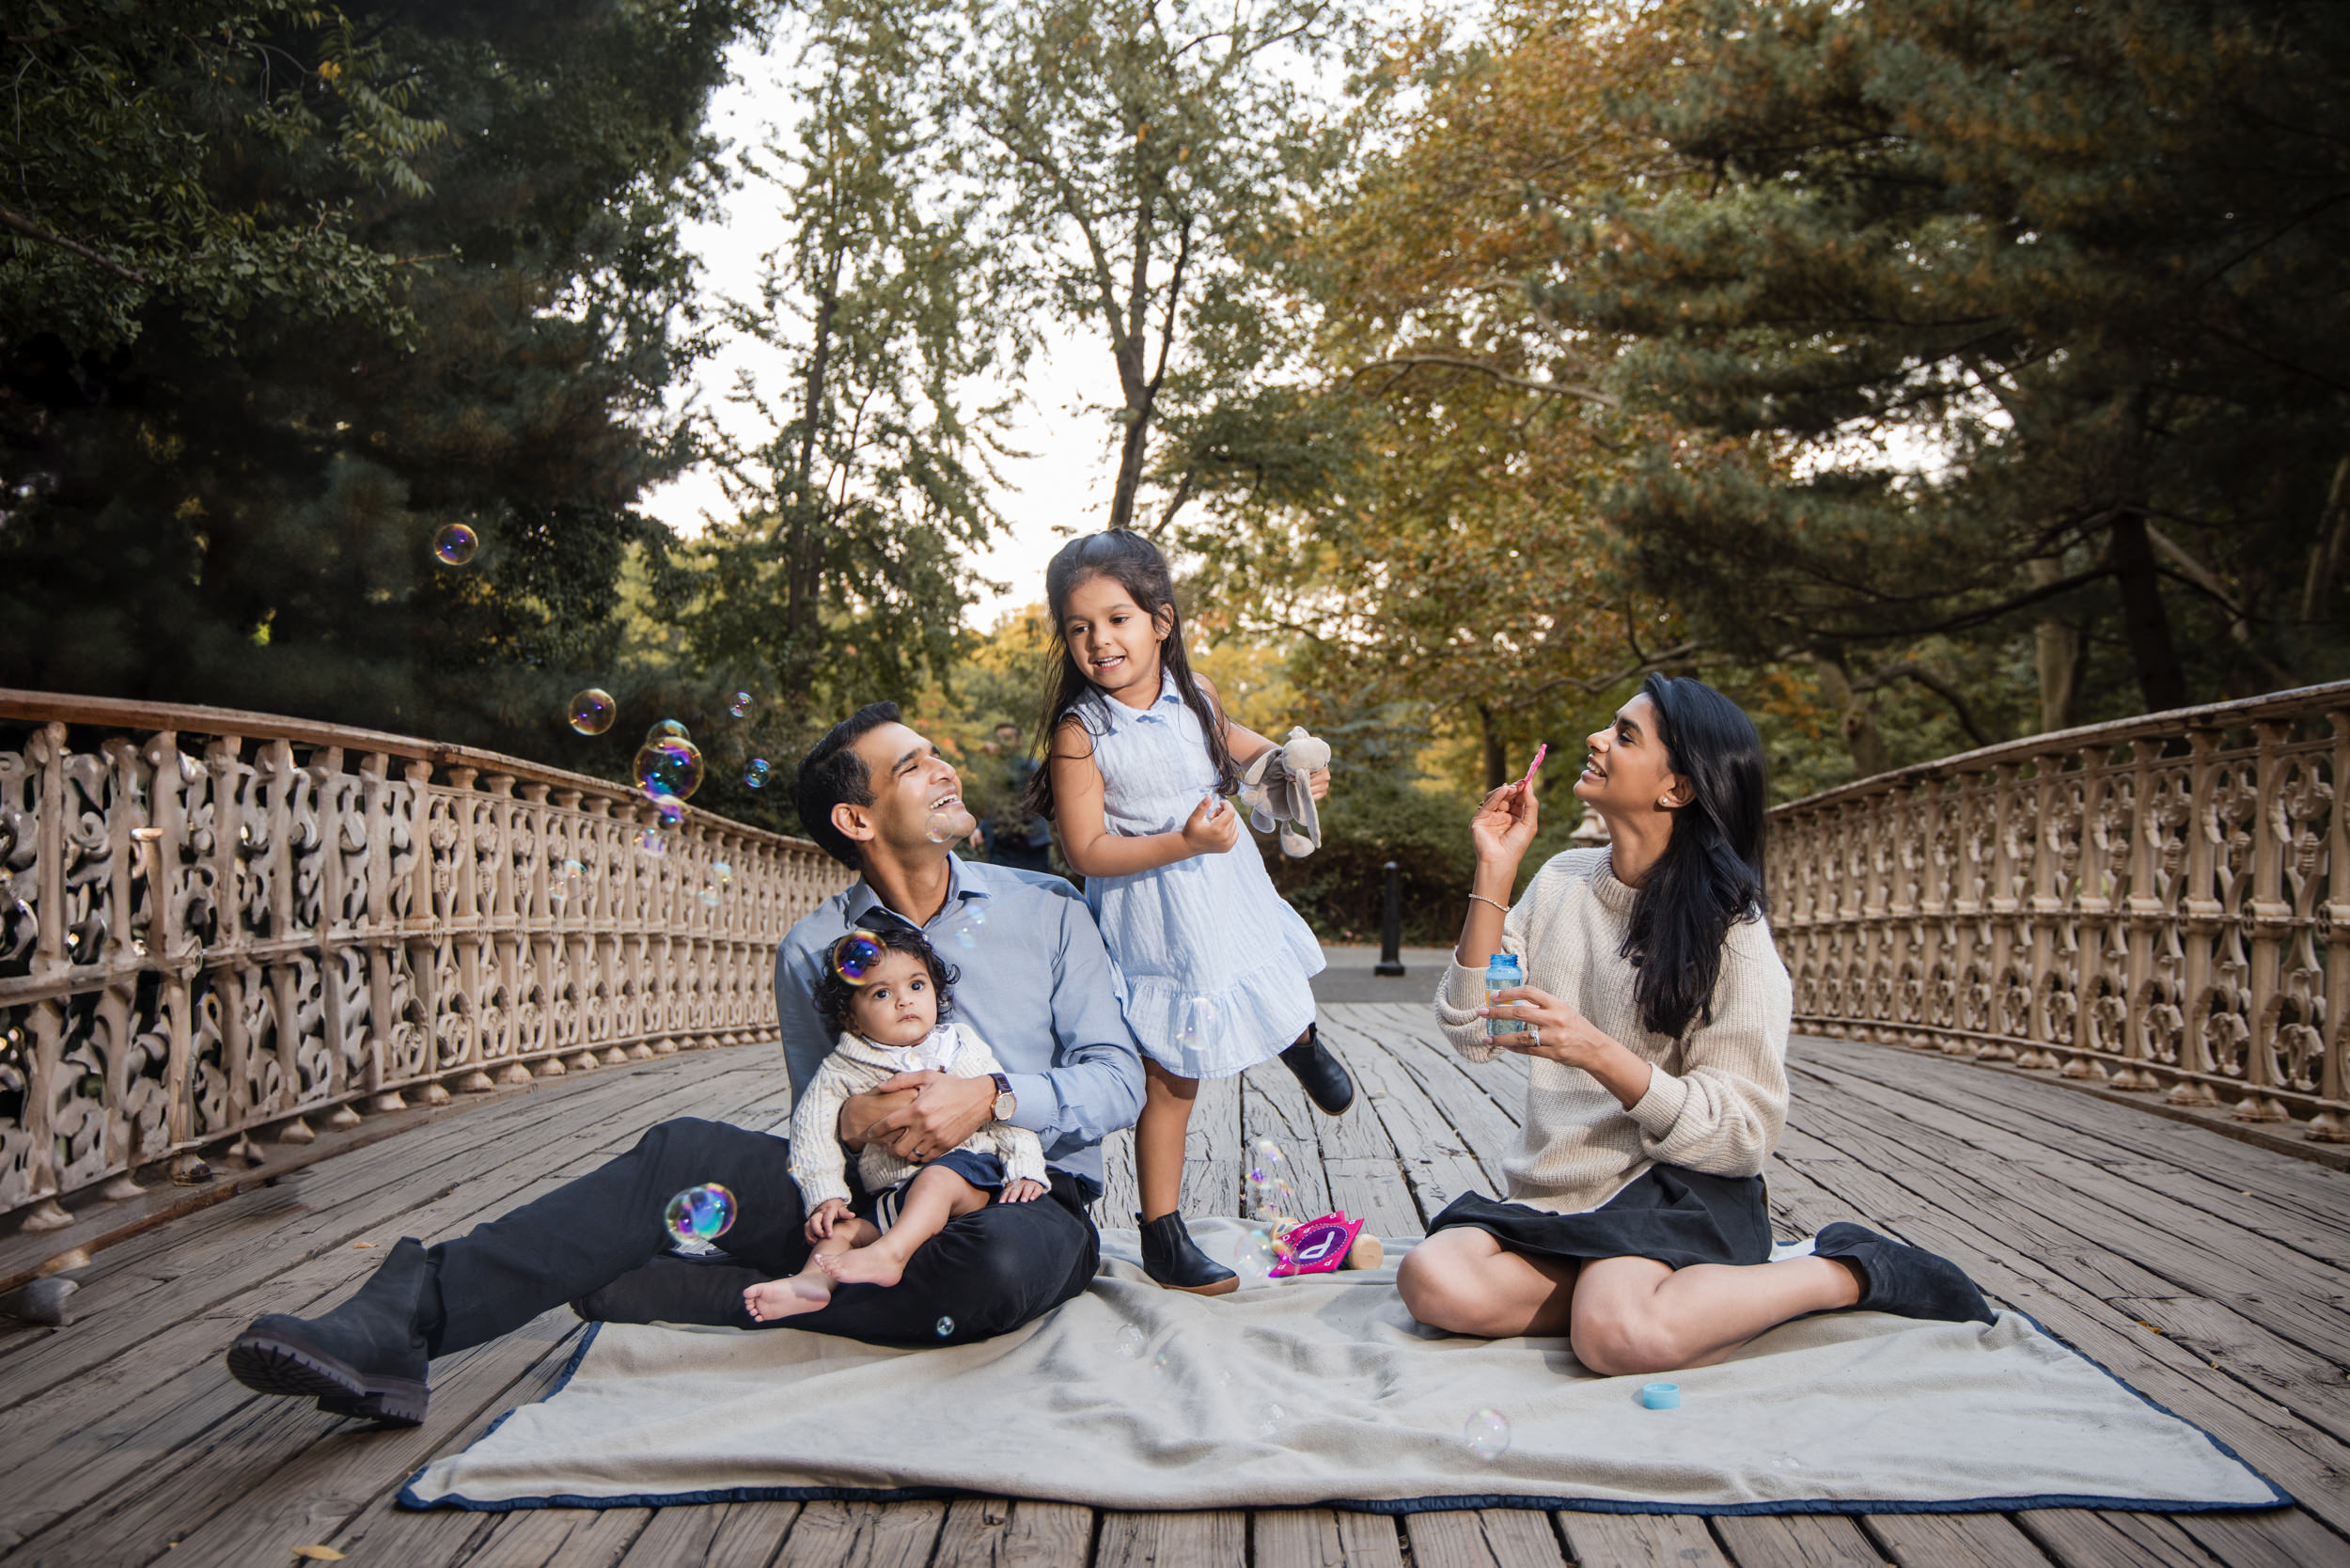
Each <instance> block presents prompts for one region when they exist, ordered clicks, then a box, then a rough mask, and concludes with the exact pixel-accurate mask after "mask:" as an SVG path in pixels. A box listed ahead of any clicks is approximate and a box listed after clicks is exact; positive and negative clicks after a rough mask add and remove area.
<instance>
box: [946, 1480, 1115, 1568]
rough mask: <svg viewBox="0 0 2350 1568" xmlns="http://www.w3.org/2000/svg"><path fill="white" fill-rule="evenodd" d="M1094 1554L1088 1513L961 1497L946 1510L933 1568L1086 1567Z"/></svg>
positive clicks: (1072, 1508)
mask: <svg viewBox="0 0 2350 1568" xmlns="http://www.w3.org/2000/svg"><path fill="white" fill-rule="evenodd" d="M1092 1550H1093V1510H1091V1509H1089V1508H1080V1507H1078V1506H1077V1505H1076V1504H1074V1503H1055V1502H1026V1501H1023V1502H1016V1503H1015V1502H1007V1501H1005V1500H1003V1499H1002V1498H999V1497H987V1498H977V1497H965V1498H962V1499H959V1500H957V1501H956V1502H954V1503H953V1504H951V1505H950V1506H949V1507H948V1510H947V1524H946V1528H945V1529H943V1530H941V1531H940V1532H939V1537H938V1555H937V1556H936V1557H934V1558H932V1560H931V1568H1085V1562H1086V1560H1087V1558H1088V1557H1089V1555H1090V1554H1091V1552H1092Z"/></svg>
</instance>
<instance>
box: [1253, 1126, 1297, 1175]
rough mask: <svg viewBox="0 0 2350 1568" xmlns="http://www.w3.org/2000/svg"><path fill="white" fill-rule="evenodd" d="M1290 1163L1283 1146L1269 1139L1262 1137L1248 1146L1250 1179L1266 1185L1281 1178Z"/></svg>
mask: <svg viewBox="0 0 2350 1568" xmlns="http://www.w3.org/2000/svg"><path fill="white" fill-rule="evenodd" d="M1288 1163H1289V1158H1288V1156H1287V1155H1285V1154H1283V1153H1282V1152H1281V1146H1280V1145H1279V1144H1277V1143H1276V1142H1274V1141H1273V1140H1272V1139H1271V1138H1269V1137H1261V1138H1259V1139H1257V1141H1256V1142H1254V1143H1252V1144H1250V1145H1249V1146H1248V1179H1249V1180H1250V1181H1251V1182H1255V1183H1260V1184H1261V1183H1265V1182H1270V1181H1273V1180H1275V1179H1276V1178H1277V1176H1279V1174H1280V1172H1281V1168H1282V1167H1283V1166H1285V1165H1287V1164H1288Z"/></svg>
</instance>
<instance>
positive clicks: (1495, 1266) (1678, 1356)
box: [1397, 675, 1991, 1376]
mask: <svg viewBox="0 0 2350 1568" xmlns="http://www.w3.org/2000/svg"><path fill="white" fill-rule="evenodd" d="M1589 745H1590V760H1589V762H1588V763H1587V764H1586V766H1585V767H1584V769H1583V773H1582V776H1580V777H1579V778H1577V779H1576V780H1575V794H1576V795H1578V796H1579V797H1581V798H1582V799H1583V800H1584V801H1585V802H1587V803H1588V804H1589V805H1590V808H1592V809H1594V810H1596V811H1597V812H1598V813H1599V814H1600V817H1601V819H1602V820H1603V821H1604V822H1606V824H1607V830H1608V839H1609V842H1608V845H1607V847H1606V848H1603V849H1593V850H1571V851H1569V852H1568V853H1566V854H1564V855H1559V856H1558V857H1556V858H1555V859H1553V860H1552V861H1551V862H1550V863H1549V864H1548V865H1546V866H1544V867H1543V869H1542V870H1541V871H1540V872H1539V873H1537V874H1536V876H1535V878H1534V880H1533V882H1532V884H1531V885H1529V886H1528V888H1527V890H1526V896H1525V898H1524V899H1522V900H1520V901H1519V902H1518V903H1517V905H1516V907H1514V908H1512V907H1511V906H1510V905H1509V903H1508V902H1507V901H1508V899H1509V896H1510V889H1511V887H1512V886H1514V885H1515V882H1516V877H1517V870H1518V862H1519V860H1520V859H1521V858H1522V857H1523V856H1524V855H1525V854H1526V849H1527V846H1528V844H1529V843H1531V842H1532V841H1533V839H1534V833H1535V829H1536V827H1537V826H1538V825H1539V823H1540V820H1541V811H1540V808H1539V807H1538V806H1537V804H1536V802H1535V799H1534V793H1533V787H1532V783H1531V781H1530V780H1528V781H1526V782H1521V783H1516V784H1508V785H1504V786H1503V787H1502V788H1500V789H1498V790H1496V791H1495V792H1493V793H1492V794H1490V795H1488V796H1486V797H1485V802H1484V805H1483V806H1482V807H1481V808H1480V809H1479V811H1478V813H1477V817H1476V820H1475V821H1474V822H1473V823H1471V824H1470V835H1471V837H1472V838H1473V839H1475V841H1476V845H1477V874H1476V881H1475V883H1474V887H1473V890H1472V891H1471V893H1470V894H1469V900H1470V902H1469V908H1468V917H1467V918H1466V919H1465V921H1464V922H1463V924H1462V927H1461V944H1460V947H1459V949H1457V950H1456V952H1455V954H1454V963H1453V964H1452V967H1451V968H1450V970H1449V971H1448V972H1447V974H1446V976H1445V979H1444V984H1443V986H1442V988H1441V989H1440V990H1439V991H1438V993H1437V996H1436V1015H1437V1017H1438V1019H1439V1020H1440V1021H1441V1022H1442V1023H1443V1025H1444V1028H1445V1033H1446V1035H1447V1036H1448V1037H1449V1039H1450V1040H1451V1042H1452V1044H1453V1047H1454V1048H1455V1049H1456V1050H1458V1051H1460V1053H1461V1054H1462V1055H1463V1056H1465V1057H1467V1058H1470V1059H1471V1060H1479V1061H1481V1060H1488V1059H1490V1058H1492V1056H1493V1054H1494V1052H1496V1050H1516V1051H1523V1052H1525V1053H1526V1054H1527V1055H1528V1056H1530V1057H1532V1058H1535V1059H1534V1061H1533V1063H1532V1073H1531V1076H1530V1080H1529V1082H1528V1086H1527V1108H1526V1115H1525V1117H1524V1120H1523V1123H1522V1125H1521V1126H1520V1129H1519V1134H1518V1146H1517V1148H1516V1149H1515V1150H1514V1151H1513V1152H1512V1153H1511V1154H1510V1156H1509V1158H1508V1159H1507V1160H1506V1161H1505V1162H1504V1165H1503V1168H1504V1170H1505V1172H1506V1173H1507V1176H1508V1181H1509V1200H1508V1201H1506V1202H1496V1201H1495V1200H1492V1199H1489V1198H1487V1197H1485V1196H1484V1195H1483V1194H1481V1193H1470V1194H1467V1195H1465V1196H1464V1197H1463V1198H1461V1199H1460V1200H1457V1201H1455V1202H1454V1203H1453V1204H1452V1205H1451V1206H1450V1207H1449V1208H1447V1209H1446V1210H1445V1211H1444V1213H1443V1214H1441V1215H1437V1216H1436V1220H1435V1223H1434V1225H1433V1226H1431V1227H1430V1233H1429V1236H1428V1239H1427V1240H1426V1241H1423V1242H1421V1243H1420V1244H1419V1245H1418V1246H1417V1247H1414V1248H1413V1249H1412V1251H1411V1253H1410V1254H1409V1256H1407V1257H1406V1258H1405V1259H1404V1262H1403V1264H1402V1270H1401V1271H1400V1274H1399V1276H1398V1278H1397V1285H1398V1288H1399V1289H1400V1290H1401V1291H1402V1295H1403V1301H1404V1305H1405V1306H1407V1307H1408V1308H1410V1309H1411V1312H1412V1315H1413V1316H1414V1317H1416V1318H1418V1320H1419V1321H1420V1322H1422V1323H1425V1324H1427V1325H1430V1326H1432V1327H1435V1328H1443V1329H1449V1330H1450V1331H1452V1332H1454V1333H1460V1334H1480V1335H1485V1336H1488V1337H1491V1338H1503V1337H1508V1336H1512V1335H1519V1334H1544V1335H1555V1334H1559V1333H1564V1334H1566V1335H1567V1336H1569V1338H1570V1340H1571V1341H1572V1342H1573V1344H1574V1346H1575V1356H1576V1358H1577V1359H1579V1360H1580V1361H1582V1363H1583V1364H1584V1365H1585V1366H1587V1367H1589V1368H1590V1369H1591V1370H1592V1371H1593V1372H1600V1373H1602V1374H1605V1375H1611V1376H1612V1375H1621V1374H1626V1373H1636V1372H1666V1371H1670V1370H1673V1369H1676V1368H1688V1367H1703V1366H1710V1365H1712V1364H1713V1363H1715V1362H1716V1361H1719V1360H1722V1359H1723V1358H1724V1357H1726V1356H1729V1355H1730V1353H1731V1351H1733V1350H1735V1349H1737V1347H1738V1346H1740V1345H1741V1344H1744V1343H1745V1342H1746V1341H1747V1340H1749V1339H1752V1338H1753V1337H1754V1336H1755V1335H1757V1334H1759V1333H1761V1332H1763V1330H1764V1329H1766V1328H1769V1327H1771V1326H1773V1325H1776V1324H1780V1323H1784V1322H1786V1321H1787V1320H1788V1319H1790V1318H1794V1317H1799V1316H1801V1315H1803V1314H1804V1313H1807V1312H1820V1311H1831V1310H1834V1309H1839V1308H1846V1307H1862V1308H1868V1309H1874V1310H1881V1311H1889V1312H1898V1313H1901V1314H1903V1315H1904V1316H1908V1317H1920V1318H1936V1319H1941V1320H1943V1321H1946V1322H1953V1323H1957V1322H1965V1321H1966V1320H1969V1319H1974V1320H1979V1321H1982V1322H1984V1323H1988V1322H1990V1321H1991V1310H1990V1309H1989V1308H1988V1307H1986V1306H1985V1305H1984V1304H1983V1300H1982V1295H1981V1294H1979V1293H1978V1292H1977V1291H1976V1290H1975V1287H1974V1285H1973V1284H1972V1283H1971V1282H1969V1281H1968V1279H1967V1278H1966V1275H1965V1274H1964V1273H1963V1272H1962V1271H1961V1270H1960V1269H1959V1268H1958V1267H1957V1265H1955V1264H1953V1263H1951V1262H1949V1261H1947V1260H1946V1259H1942V1258H1938V1257H1935V1255H1934V1254H1933V1253H1930V1252H1923V1251H1920V1250H1919V1249H1918V1248H1916V1247H1904V1246H1902V1245H1901V1244H1899V1243H1897V1242H1893V1241H1889V1240H1888V1239H1887V1238H1885V1237H1883V1236H1880V1235H1878V1234H1876V1233H1875V1232H1874V1231H1868V1230H1864V1229H1862V1228H1861V1227H1860V1226H1857V1225H1849V1224H1841V1223H1840V1224H1835V1225H1830V1226H1828V1227H1827V1228H1826V1229H1825V1230H1823V1231H1821V1232H1820V1234H1819V1236H1818V1237H1817V1238H1816V1240H1817V1246H1818V1251H1817V1254H1816V1255H1815V1256H1812V1257H1807V1258H1791V1259H1788V1260H1786V1261H1784V1262H1776V1263H1775V1262H1770V1261H1769V1259H1770V1255H1771V1223H1770V1215H1769V1213H1768V1211H1767V1210H1766V1209H1765V1208H1764V1206H1763V1178H1762V1175H1761V1171H1762V1169H1763V1164H1764V1162H1765V1161H1767V1160H1768V1159H1769V1158H1770V1154H1771V1149H1772V1146H1773V1145H1774V1144H1776V1143H1777V1142H1778V1135H1779V1132H1780V1129H1781V1128H1783V1127H1784V1126H1785V1125H1786V1120H1787V1073H1786V1058H1787V1029H1788V1020H1789V1014H1790V1012H1791V1011H1792V1008H1793V992H1792V989H1791V988H1790V986H1789V984H1788V980H1787V969H1786V965H1785V964H1781V963H1780V962H1779V958H1778V952H1777V950H1776V949H1774V948H1773V947H1772V945H1771V936H1770V928H1769V927H1768V926H1767V925H1765V924H1764V922H1763V871H1762V866H1763V745H1762V741H1761V738H1760V737H1759V736H1757V735H1756V733H1755V730H1754V726H1753V724H1752V723H1751V722H1750V721H1749V720H1748V719H1747V715H1746V714H1745V713H1741V712H1740V711H1739V709H1738V707H1737V705H1736V704H1734V703H1732V702H1731V700H1730V699H1729V698H1725V697H1723V696H1722V695H1721V694H1720V693H1719V692H1716V691H1715V690H1714V689H1713V688H1712V687H1711V686H1708V685H1706V684H1704V683H1703V682H1699V681H1690V680H1675V679H1671V678H1669V677H1666V676H1661V675H1659V676H1651V677H1650V678H1649V680H1648V682H1647V684H1646V685H1644V686H1643V687H1642V688H1641V691H1640V695H1639V696H1637V697H1635V698H1633V699H1632V700H1631V701H1629V702H1627V703H1625V704H1624V706H1623V707H1622V710H1621V711H1619V712H1618V713H1617V714H1616V717H1615V721H1614V722H1613V723H1612V724H1610V725H1609V726H1608V727H1607V728H1606V729H1602V730H1599V731H1598V732H1596V733H1595V734H1593V735H1592V736H1591V737H1590V742H1589ZM1496 950H1499V951H1504V952H1512V953H1516V954H1518V955H1519V956H1520V959H1521V961H1522V962H1523V963H1524V964H1525V965H1526V978H1527V980H1528V983H1527V984H1526V985H1523V986H1520V987H1517V988H1515V989H1512V990H1508V991H1503V992H1501V993H1499V994H1498V995H1497V996H1495V997H1494V998H1493V1000H1494V1003H1495V1004H1496V1005H1493V1006H1486V1005H1484V994H1483V993H1484V969H1485V965H1486V961H1487V959H1488V958H1489V957H1490V956H1491V955H1492V954H1493V953H1494V952H1496ZM1496 1014H1499V1015H1501V1016H1504V1017H1506V1018H1510V1019H1514V1020H1518V1021H1520V1022H1523V1023H1524V1024H1525V1025H1526V1026H1527V1027H1526V1030H1525V1032H1523V1033H1519V1034H1502V1035H1492V1036H1489V1035H1488V1034H1487V1033H1486V1027H1487V1019H1488V1018H1489V1017H1491V1016H1494V1015H1496Z"/></svg>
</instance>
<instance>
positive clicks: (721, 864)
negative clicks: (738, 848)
mask: <svg viewBox="0 0 2350 1568" xmlns="http://www.w3.org/2000/svg"><path fill="white" fill-rule="evenodd" d="M710 875H711V879H712V880H713V881H714V882H716V883H717V885H718V886H721V887H731V886H734V868H733V867H731V866H729V865H728V864H727V863H726V862H725V861H723V860H713V861H712V862H711V863H710Z"/></svg>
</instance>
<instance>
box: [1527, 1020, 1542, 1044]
mask: <svg viewBox="0 0 2350 1568" xmlns="http://www.w3.org/2000/svg"><path fill="white" fill-rule="evenodd" d="M1526 1032H1527V1033H1528V1034H1529V1035H1531V1036H1532V1037H1533V1040H1532V1043H1533V1044H1535V1045H1537V1046H1539V1045H1541V1044H1542V1043H1543V1027H1542V1026H1541V1025H1540V1024H1528V1025H1527V1026H1526Z"/></svg>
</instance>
